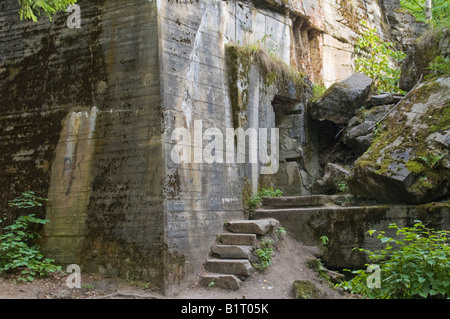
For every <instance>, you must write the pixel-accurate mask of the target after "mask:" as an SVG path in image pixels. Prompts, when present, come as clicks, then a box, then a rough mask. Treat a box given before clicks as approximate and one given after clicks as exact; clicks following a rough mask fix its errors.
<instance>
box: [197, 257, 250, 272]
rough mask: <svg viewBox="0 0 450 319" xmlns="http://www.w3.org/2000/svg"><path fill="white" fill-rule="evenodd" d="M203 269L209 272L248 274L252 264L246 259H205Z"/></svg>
mask: <svg viewBox="0 0 450 319" xmlns="http://www.w3.org/2000/svg"><path fill="white" fill-rule="evenodd" d="M204 267H205V270H206V271H207V272H211V273H219V274H231V275H236V276H250V274H251V272H252V265H251V264H250V262H249V261H248V260H247V259H216V258H210V259H207V260H206V262H205V264H204Z"/></svg>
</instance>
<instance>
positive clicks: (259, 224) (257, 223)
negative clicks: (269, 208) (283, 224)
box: [225, 218, 279, 235]
mask: <svg viewBox="0 0 450 319" xmlns="http://www.w3.org/2000/svg"><path fill="white" fill-rule="evenodd" d="M278 226H279V223H278V221H277V220H275V219H273V218H268V219H260V220H232V221H229V222H227V223H226V225H225V228H226V229H227V230H229V231H231V232H233V233H240V234H256V235H266V234H273V233H274V231H275V230H276V229H277V228H278Z"/></svg>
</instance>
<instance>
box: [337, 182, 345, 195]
mask: <svg viewBox="0 0 450 319" xmlns="http://www.w3.org/2000/svg"><path fill="white" fill-rule="evenodd" d="M337 187H338V190H339V192H341V193H346V192H347V191H348V185H347V182H346V181H341V182H339V183H338V184H337Z"/></svg>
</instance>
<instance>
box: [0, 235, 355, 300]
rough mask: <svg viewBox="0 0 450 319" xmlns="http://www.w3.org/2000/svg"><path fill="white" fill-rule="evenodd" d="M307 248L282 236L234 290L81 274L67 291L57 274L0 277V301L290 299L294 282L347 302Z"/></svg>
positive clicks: (61, 274) (63, 275) (66, 276)
mask: <svg viewBox="0 0 450 319" xmlns="http://www.w3.org/2000/svg"><path fill="white" fill-rule="evenodd" d="M311 256H312V250H311V249H310V247H305V246H303V245H302V244H300V243H299V242H297V241H296V240H294V239H292V238H290V237H289V236H285V237H284V239H283V240H282V241H280V242H279V244H278V249H276V250H275V253H274V255H273V257H272V258H273V264H272V265H271V266H270V267H269V268H268V269H267V270H266V271H265V272H264V273H263V274H261V273H257V272H255V273H254V274H253V275H252V276H251V277H250V278H248V279H247V280H246V281H244V282H243V283H242V286H241V288H240V289H239V290H237V291H231V290H226V289H221V288H217V287H200V286H198V285H196V284H193V285H192V286H191V287H189V288H186V289H184V290H182V291H180V292H179V293H178V294H176V295H173V296H164V295H162V294H161V293H159V292H158V291H157V290H152V289H151V287H149V286H148V284H146V283H144V282H133V281H129V280H128V281H127V280H123V279H120V278H111V277H104V276H100V275H96V274H93V275H90V274H82V276H81V285H82V287H81V289H76V288H72V289H70V288H68V287H67V286H66V280H67V278H68V276H69V274H66V273H58V274H54V275H52V276H51V277H47V278H42V279H36V280H34V281H33V282H28V283H17V281H15V280H14V278H13V277H4V276H3V277H0V299H10V298H12V299H98V298H102V299H103V298H105V299H142V298H152V299H243V298H245V299H292V298H294V294H293V291H292V284H293V282H294V281H295V280H310V281H312V282H313V283H315V284H316V285H317V287H318V288H319V289H320V290H322V291H323V293H324V296H325V299H349V298H353V297H352V296H350V295H348V294H344V293H340V292H338V291H337V290H335V289H333V288H330V286H329V285H328V284H327V283H326V282H323V281H321V279H319V277H318V275H317V273H316V272H315V271H314V270H311V269H309V268H308V267H307V266H306V260H307V259H308V258H310V257H311Z"/></svg>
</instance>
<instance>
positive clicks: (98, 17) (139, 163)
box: [0, 1, 165, 288]
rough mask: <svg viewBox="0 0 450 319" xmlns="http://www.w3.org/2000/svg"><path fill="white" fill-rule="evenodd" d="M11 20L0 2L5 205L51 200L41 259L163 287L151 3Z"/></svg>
mask: <svg viewBox="0 0 450 319" xmlns="http://www.w3.org/2000/svg"><path fill="white" fill-rule="evenodd" d="M78 4H79V5H80V8H81V19H82V23H81V28H80V29H69V28H67V27H66V19H67V17H68V15H69V14H60V15H58V16H57V17H55V18H54V21H53V22H51V23H50V22H48V21H46V20H45V19H41V20H42V21H40V22H39V23H32V22H24V21H19V16H18V14H17V9H18V7H17V3H15V2H14V1H2V3H1V6H2V8H1V9H2V10H1V13H2V17H3V19H2V29H1V33H0V38H1V58H2V60H1V66H0V71H1V78H2V81H1V91H0V92H1V93H0V94H1V95H0V100H1V103H0V104H1V108H2V109H1V117H0V118H1V121H2V125H1V129H2V132H1V145H2V154H1V159H0V161H1V163H2V166H1V167H2V169H1V172H0V174H2V181H3V183H2V186H1V187H2V189H1V195H2V204H3V207H4V206H6V205H5V204H6V200H7V199H12V198H14V197H15V196H17V195H18V194H20V192H22V191H24V190H27V189H31V190H34V191H35V192H36V193H38V194H39V195H42V196H44V197H48V198H49V199H50V201H49V203H48V204H47V206H46V212H44V211H41V212H40V213H39V214H40V215H41V216H42V217H44V216H45V217H46V218H48V219H50V221H51V222H50V223H49V224H47V225H46V227H45V228H44V234H45V242H44V243H43V244H44V248H45V250H46V252H47V253H48V254H49V255H50V256H52V257H54V258H55V259H56V260H57V262H58V263H62V264H70V263H77V264H80V265H81V268H82V270H83V271H93V272H100V273H105V274H111V275H119V276H123V277H128V278H136V279H138V278H140V279H144V278H145V279H146V280H149V281H152V282H153V283H154V284H155V285H156V286H159V287H162V288H163V287H164V273H165V269H164V262H165V261H164V258H165V254H164V252H165V242H164V225H163V220H164V216H163V204H162V203H163V198H162V196H161V192H162V176H163V173H164V171H163V165H162V159H163V158H162V152H161V149H162V147H161V132H162V129H161V123H162V121H161V118H162V112H161V105H160V81H159V63H158V60H159V50H158V20H157V14H156V12H157V10H156V2H155V1H108V2H106V3H101V2H96V3H95V4H92V3H90V2H88V1H79V2H78Z"/></svg>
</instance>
